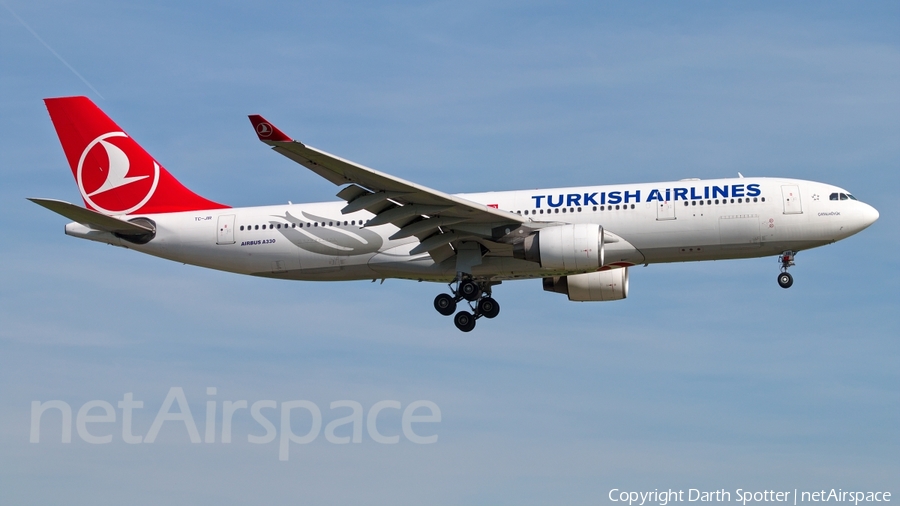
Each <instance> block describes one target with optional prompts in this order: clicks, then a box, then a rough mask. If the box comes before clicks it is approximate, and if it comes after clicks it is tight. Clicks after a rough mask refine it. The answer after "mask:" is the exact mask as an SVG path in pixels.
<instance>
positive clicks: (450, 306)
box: [434, 293, 456, 316]
mask: <svg viewBox="0 0 900 506" xmlns="http://www.w3.org/2000/svg"><path fill="white" fill-rule="evenodd" d="M434 308H435V309H437V312H438V313H441V314H442V315H444V316H450V315H452V314H453V313H455V312H456V300H455V299H454V298H453V297H452V296H450V295H447V294H446V293H442V294H439V295H438V296H437V297H435V298H434Z"/></svg>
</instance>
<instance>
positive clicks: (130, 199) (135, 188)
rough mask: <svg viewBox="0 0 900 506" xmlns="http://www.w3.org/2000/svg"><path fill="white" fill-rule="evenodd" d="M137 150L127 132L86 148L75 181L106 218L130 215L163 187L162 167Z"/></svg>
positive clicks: (111, 134) (100, 138)
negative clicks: (109, 215)
mask: <svg viewBox="0 0 900 506" xmlns="http://www.w3.org/2000/svg"><path fill="white" fill-rule="evenodd" d="M123 138H124V139H126V141H122V140H121V139H123ZM134 148H137V144H135V142H134V141H133V140H132V139H131V138H129V137H128V135H126V134H125V132H109V133H105V134H103V135H100V136H98V137H97V138H96V139H94V140H93V141H91V142H90V143H89V144H88V145H87V147H85V148H84V151H82V153H81V158H79V160H78V170H77V174H76V176H75V177H76V180H77V182H78V189H79V190H81V195H82V197H84V200H85V202H87V203H88V205H90V206H91V207H93V208H94V209H95V210H97V211H99V212H101V213H105V214H129V213H132V212H134V211H137V210H138V209H140V208H141V207H143V206H144V204H146V203H147V201H149V200H150V198H151V197H152V196H153V193H154V192H155V191H156V186H157V185H158V184H159V164H157V163H156V162H155V161H154V160H152V159H151V158H150V157H149V156H146V155H143V153H141V151H140V150H139V148H137V149H134ZM126 150H128V151H130V152H132V155H133V156H132V157H129V156H128V153H127V152H126ZM135 153H138V154H137V155H135ZM142 155H143V156H142ZM132 162H134V163H132Z"/></svg>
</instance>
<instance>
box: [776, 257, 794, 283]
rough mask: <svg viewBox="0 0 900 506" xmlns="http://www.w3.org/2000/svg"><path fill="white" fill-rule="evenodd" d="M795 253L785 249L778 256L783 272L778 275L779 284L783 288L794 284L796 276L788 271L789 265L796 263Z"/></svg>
mask: <svg viewBox="0 0 900 506" xmlns="http://www.w3.org/2000/svg"><path fill="white" fill-rule="evenodd" d="M795 254H796V253H795V252H793V251H785V252H784V253H782V254H781V255H779V256H778V261H779V262H781V274H779V275H778V286H780V287H781V288H790V287H791V285H793V284H794V276H791V274H790V273H789V272H788V267H791V266H793V265H794V255H795Z"/></svg>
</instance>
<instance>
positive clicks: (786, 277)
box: [778, 272, 794, 288]
mask: <svg viewBox="0 0 900 506" xmlns="http://www.w3.org/2000/svg"><path fill="white" fill-rule="evenodd" d="M793 284H794V276H791V275H790V274H789V273H787V272H782V273H781V274H779V275H778V286H780V287H781V288H790V287H791V285H793Z"/></svg>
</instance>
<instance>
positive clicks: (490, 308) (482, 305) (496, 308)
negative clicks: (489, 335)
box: [478, 297, 500, 318]
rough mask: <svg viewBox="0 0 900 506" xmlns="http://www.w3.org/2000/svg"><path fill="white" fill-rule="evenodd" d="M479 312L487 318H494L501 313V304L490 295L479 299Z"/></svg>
mask: <svg viewBox="0 0 900 506" xmlns="http://www.w3.org/2000/svg"><path fill="white" fill-rule="evenodd" d="M478 312H479V313H480V314H482V315H484V317H485V318H494V317H496V316H497V315H498V314H500V304H498V303H497V301H496V300H494V299H492V298H490V297H484V298H482V299H481V300H480V301H478Z"/></svg>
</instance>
